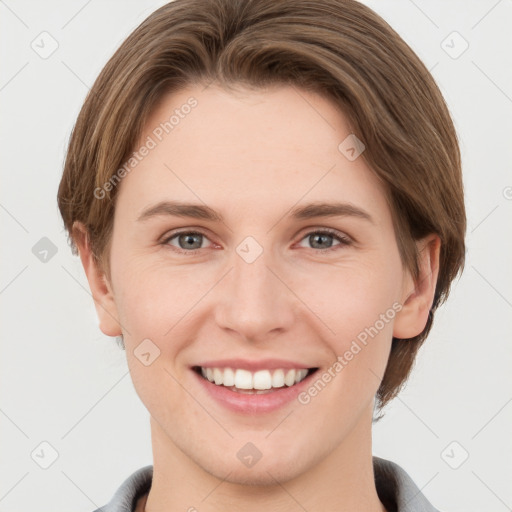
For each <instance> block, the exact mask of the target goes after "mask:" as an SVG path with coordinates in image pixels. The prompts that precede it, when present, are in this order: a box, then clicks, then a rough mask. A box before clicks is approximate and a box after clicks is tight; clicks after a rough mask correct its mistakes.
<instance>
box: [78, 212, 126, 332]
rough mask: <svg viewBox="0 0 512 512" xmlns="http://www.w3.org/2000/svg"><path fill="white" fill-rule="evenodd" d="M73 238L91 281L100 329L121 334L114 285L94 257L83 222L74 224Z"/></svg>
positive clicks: (90, 286) (88, 278)
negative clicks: (112, 285)
mask: <svg viewBox="0 0 512 512" xmlns="http://www.w3.org/2000/svg"><path fill="white" fill-rule="evenodd" d="M73 239H74V241H75V243H76V246H77V248H78V251H79V254H80V260H81V261H82V266H83V267H84V270H85V274H86V276H87V281H88V282H89V288H90V289H91V294H92V297H93V299H94V306H95V307H96V313H97V315H98V319H99V323H100V329H101V331H102V332H103V334H105V335H107V336H119V335H121V334H122V331H121V327H120V324H119V321H118V314H117V307H116V304H115V300H114V294H113V291H112V287H111V285H110V283H109V281H108V279H107V276H106V275H105V272H104V271H103V270H102V269H101V268H100V266H99V264H98V262H97V261H96V259H95V257H94V254H93V252H92V250H91V247H90V244H89V235H88V232H87V228H86V227H85V226H84V225H83V224H82V223H81V222H78V221H77V222H75V223H74V224H73Z"/></svg>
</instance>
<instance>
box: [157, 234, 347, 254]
mask: <svg viewBox="0 0 512 512" xmlns="http://www.w3.org/2000/svg"><path fill="white" fill-rule="evenodd" d="M183 234H186V235H201V236H204V237H205V238H208V236H207V235H206V234H205V233H203V232H201V231H186V230H184V231H177V232H176V233H173V234H172V235H170V236H168V237H166V238H165V239H164V240H162V242H161V243H162V245H164V246H169V247H172V250H174V251H176V252H178V253H180V254H187V255H189V256H192V255H194V254H196V253H197V252H199V251H201V250H202V249H192V250H190V251H186V250H184V249H180V248H178V247H175V246H170V245H169V242H170V241H171V240H172V239H173V238H176V237H177V236H179V235H183ZM311 235H329V236H332V237H333V238H335V239H336V240H338V241H339V242H340V244H339V245H335V246H333V247H329V248H327V249H313V251H316V252H318V253H326V252H330V251H335V250H337V249H339V248H340V247H343V246H349V245H352V240H351V239H350V238H348V237H347V236H343V235H340V234H339V233H338V232H337V231H335V230H332V229H328V228H322V229H318V230H314V231H309V232H308V233H306V234H305V235H304V236H303V237H302V238H301V239H300V241H302V240H304V239H305V238H307V237H308V236H311Z"/></svg>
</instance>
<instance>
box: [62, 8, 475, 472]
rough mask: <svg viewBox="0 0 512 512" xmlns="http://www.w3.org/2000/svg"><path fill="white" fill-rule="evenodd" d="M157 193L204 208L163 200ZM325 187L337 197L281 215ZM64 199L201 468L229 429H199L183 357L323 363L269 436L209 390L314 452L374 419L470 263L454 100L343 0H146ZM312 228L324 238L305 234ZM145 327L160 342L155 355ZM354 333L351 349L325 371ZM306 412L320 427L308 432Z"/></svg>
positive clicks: (98, 86)
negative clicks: (320, 207)
mask: <svg viewBox="0 0 512 512" xmlns="http://www.w3.org/2000/svg"><path fill="white" fill-rule="evenodd" d="M361 142H362V144H361ZM166 201H167V202H171V201H174V202H180V203H194V204H197V205H202V206H203V207H207V208H208V209H209V210H208V212H210V213H212V214H215V215H212V216H207V215H206V213H205V210H204V209H202V210H200V209H198V208H195V209H194V208H192V209H189V212H188V213H189V214H190V212H191V211H192V210H193V211H194V213H195V214H196V217H194V218H193V217H192V216H188V217H177V216H175V215H174V216H171V215H168V213H169V212H170V209H171V208H170V206H169V204H167V205H166V206H162V204H161V203H163V202H166ZM335 202H337V203H343V204H344V205H345V206H344V210H343V214H342V215H338V216H335V217H334V216H329V215H327V211H326V210H325V209H324V215H322V216H316V217H311V216H310V215H307V210H306V212H305V213H304V211H303V212H302V216H301V215H293V213H296V210H297V208H299V207H301V206H305V205H309V204H311V203H316V204H320V203H335ZM58 203H59V208H60V211H61V214H62V217H63V219H64V223H65V227H66V229H67V231H68V233H69V237H70V238H69V239H70V242H71V246H72V248H73V250H74V251H75V252H76V251H79V252H80V256H81V258H82V262H83V264H84V268H85V270H86V272H87V277H88V279H89V283H90V286H91V289H92V291H93V296H94V299H95V303H96V307H97V312H98V316H99V318H100V327H101V329H102V331H103V332H104V333H105V334H107V335H109V336H119V335H122V336H123V339H124V345H125V346H126V349H127V358H128V364H129V367H130V371H131V375H132V378H133V380H134V384H135V388H136V390H137V392H138V394H139V396H140V397H141V399H142V401H143V403H144V404H145V405H146V407H147V408H148V410H149V412H150V413H151V414H152V417H153V418H154V419H155V421H156V422H157V423H158V425H159V428H161V429H162V431H164V432H165V433H166V435H168V436H169V438H171V439H172V440H173V442H174V443H175V444H176V445H177V446H179V447H180V448H181V449H182V451H183V452H184V453H185V454H187V455H189V456H190V457H191V459H193V460H195V461H196V462H199V463H200V464H203V466H204V467H208V462H207V460H212V459H213V460H214V459H215V458H216V457H217V458H218V456H219V453H222V450H223V448H222V447H223V441H225V442H228V441H229V436H228V437H227V438H226V439H227V440H226V439H225V438H223V437H222V436H224V435H225V434H224V433H222V430H221V429H219V442H218V443H216V444H215V445H213V446H212V444H211V443H209V444H208V445H206V444H205V445H204V446H203V445H202V442H203V441H202V440H201V422H203V421H206V420H204V419H203V418H202V417H201V415H202V414H204V411H203V412H201V409H200V408H199V407H198V405H197V402H195V401H194V400H192V399H191V398H190V396H189V394H187V391H185V390H184V387H187V386H189V384H190V387H188V388H187V389H188V390H189V391H191V392H192V391H193V392H194V394H195V397H196V398H197V399H198V400H199V401H200V402H202V401H206V400H207V395H204V396H203V395H202V393H203V392H202V389H201V388H199V387H198V388H197V389H196V388H195V387H194V386H195V382H194V383H192V379H193V378H194V377H192V376H191V367H192V366H200V363H201V362H206V363H207V362H208V361H211V360H221V359H227V358H229V357H246V356H247V357H253V358H254V359H259V358H262V357H276V358H279V359H286V358H296V359H298V360H300V361H301V362H310V365H311V367H315V368H319V370H318V373H317V375H321V374H322V373H323V374H325V373H326V372H329V369H331V377H332V374H333V372H334V373H335V375H336V377H335V378H334V377H332V378H331V379H329V380H330V382H329V384H328V386H327V387H325V389H323V390H322V392H321V393H319V394H318V396H316V393H315V398H314V400H310V398H311V393H309V394H308V393H306V395H303V397H304V400H303V402H304V403H302V404H300V403H299V402H296V403H295V406H294V407H295V408H296V410H295V409H294V411H295V416H296V418H297V419H296V420H294V422H291V423H295V422H296V421H297V420H300V422H301V425H302V426H304V425H308V427H307V428H306V429H304V428H303V429H302V430H301V432H295V431H294V430H293V429H294V428H296V425H295V426H294V425H283V427H282V428H281V432H282V433H281V434H280V433H279V431H277V432H276V433H275V434H273V435H272V436H271V437H268V436H266V434H268V430H266V429H267V427H269V424H268V415H266V414H263V415H260V416H258V418H256V419H255V418H251V421H250V422H247V421H244V420H243V418H242V417H240V416H239V415H237V414H236V413H233V414H231V413H229V414H228V413H226V415H225V416H223V412H222V409H220V410H219V411H217V410H216V409H215V407H216V406H215V405H212V410H211V412H212V415H213V416H215V417H219V418H220V420H221V422H222V424H223V427H224V429H225V430H227V431H229V432H231V433H232V436H234V437H235V438H237V439H239V438H238V437H237V436H238V435H239V434H240V435H241V432H247V431H248V430H247V429H248V428H249V429H250V432H251V433H250V435H249V437H248V440H255V441H256V442H255V443H254V444H256V445H257V446H259V447H264V448H267V449H270V448H272V449H275V446H278V447H279V450H280V451H281V455H282V460H284V461H286V460H288V458H287V456H288V455H289V456H295V455H297V452H296V451H295V450H297V449H298V450H302V451H301V452H300V453H301V454H304V453H306V452H307V453H308V454H309V455H302V457H301V458H300V462H299V463H298V466H300V465H301V464H303V465H304V468H305V467H307V465H308V464H312V463H313V462H315V461H316V462H318V461H319V460H321V458H322V456H325V454H327V453H328V452H329V451H330V450H332V449H333V448H334V447H335V446H337V445H338V444H339V443H340V442H341V441H342V440H343V439H346V438H348V437H349V436H350V435H351V433H352V431H353V429H354V428H355V426H356V425H358V424H359V422H360V421H362V420H363V419H365V421H366V419H367V418H368V411H369V410H370V409H371V406H372V404H373V400H374V398H375V399H376V402H377V406H378V407H379V409H382V408H383V407H384V406H385V405H386V404H387V403H388V402H389V401H390V400H391V399H392V398H393V397H395V396H396V394H397V393H398V392H399V391H400V389H401V387H402V386H403V385H404V383H405V382H406V380H407V378H408V376H409V374H410V371H411V369H412V367H413V363H414V360H415V357H416V354H417V352H418V350H419V348H420V346H421V345H422V343H423V342H424V340H425V339H426V337H427V335H428V333H429V331H430V329H431V327H432V323H433V320H434V313H435V311H436V309H437V307H438V306H439V305H440V304H441V303H442V302H443V301H444V300H446V298H447V296H448V293H449V289H450V284H451V283H452V281H453V280H454V278H455V277H456V276H457V274H458V273H459V272H460V271H461V270H462V267H463V263H464V253H465V247H464V234H465V228H466V219H465V210H464V199H463V185H462V176H461V162H460V154H459V148H458V143H457V137H456V133H455V130H454V126H453V123H452V121H451V118H450V115H449V112H448V109H447V107H446V105H445V102H444V100H443V98H442V95H441V93H440V91H439V89H438V87H437V86H436V84H435V82H434V80H433V78H432V77H431V75H430V73H429V72H428V70H427V69H426V68H425V66H424V65H423V64H422V63H421V61H420V60H419V59H418V57H417V56H416V55H415V54H414V52H413V51H412V50H411V49H410V48H409V47H408V46H407V44H406V43H405V42H404V41H403V40H402V39H401V38H400V37H399V36H398V34H396V32H395V31H394V30H393V29H392V28H391V27H389V25H387V24H386V22H384V21H383V20H382V19H381V18H380V17H379V16H378V15H376V14H375V13H374V12H372V11H371V10H370V9H368V8H367V7H365V6H364V5H362V4H360V3H357V2H355V1H342V0H326V1H322V2H313V1H310V0H290V1H282V2H274V1H271V0H268V1H261V0H260V1H257V2H256V1H251V0H249V1H243V2H242V1H234V0H208V1H204V0H201V1H199V0H186V1H185V0H176V1H174V2H172V3H169V4H167V5H165V6H163V7H162V8H160V9H158V10H157V11H156V12H155V13H153V14H152V15H151V16H150V17H149V18H147V19H146V20H145V21H144V22H143V23H142V24H141V25H140V26H139V27H138V28H137V29H136V30H135V31H134V32H133V33H132V34H131V35H130V36H129V37H128V38H127V39H126V41H125V42H124V43H123V44H122V45H121V47H120V48H119V49H118V51H117V52H116V53H115V54H114V56H113V57H112V58H111V59H110V61H109V62H108V63H107V65H106V66H105V68H104V69H103V70H102V72H101V74H100V75H99V77H98V79H97V80H96V82H95V84H94V86H93V87H92V89H91V91H90V92H89V94H88V96H87V98H86V101H85V103H84V106H83V108H82V110H81V112H80V114H79V117H78V120H77V122H76V125H75V127H74V130H73V133H72V136H71V140H70V143H69V148H68V152H67V157H66V162H65V168H64V174H63V177H62V181H61V184H60V187H59V192H58ZM159 203H160V206H159V208H153V207H154V206H156V205H158V204H159ZM151 210H152V211H151ZM309 211H310V212H311V208H309ZM174 213H176V209H175V208H174ZM317 213H318V212H317ZM178 228H183V229H181V230H178ZM192 228H193V229H192ZM313 228H315V229H313ZM323 228H329V230H330V231H331V233H330V234H329V233H328V234H327V235H326V234H324V235H323V236H324V237H327V239H328V240H332V245H333V246H334V245H336V246H337V248H334V247H331V248H330V250H329V252H327V250H326V249H325V248H321V247H320V248H315V247H312V246H311V245H312V243H315V241H314V240H313V238H312V237H311V236H309V235H311V234H312V233H318V232H322V231H325V229H323ZM191 231H192V232H196V234H195V235H194V234H192V237H194V236H195V237H196V241H199V247H200V248H199V249H196V247H194V248H193V249H192V250H194V249H196V251H195V252H194V253H193V254H186V248H183V241H184V237H183V236H182V237H181V238H180V236H179V235H180V234H182V235H183V234H189V236H188V241H190V240H191V237H190V234H191ZM197 232H199V235H198V234H197ZM171 235H172V236H171ZM333 236H334V238H332V237H333ZM248 237H249V238H248ZM336 237H339V238H336ZM185 238H187V237H185ZM324 240H325V238H324ZM316 243H318V239H317V242H316ZM244 244H246V245H244ZM338 244H340V245H338ZM241 247H242V248H245V249H244V250H241V249H240V248H241ZM244 251H245V253H247V251H248V253H249V254H251V257H250V258H247V257H244V256H245V255H244ZM362 333H366V337H365V336H364V335H363V334H362ZM363 339H364V340H365V342H364V343H363V341H362V340H363ZM143 340H151V341H150V344H149V345H142V346H143V347H146V349H147V347H150V349H151V350H150V352H151V351H153V352H152V353H153V354H154V355H155V354H156V353H157V352H158V357H156V358H155V359H154V361H153V362H152V364H151V365H148V366H145V365H143V364H141V362H140V360H139V358H138V357H137V350H138V347H140V346H141V343H148V342H143ZM357 340H359V342H357ZM354 341H355V342H356V345H357V346H359V349H360V350H359V351H357V352H356V351H355V350H353V348H352V347H354V345H353V342H354ZM155 347H156V348H155ZM155 351H156V352H155ZM347 351H352V353H353V354H357V355H354V357H353V358H352V357H351V358H350V360H349V361H348V362H347V364H346V366H345V363H343V368H342V370H340V371H337V370H336V369H334V370H333V368H332V367H333V364H334V363H335V362H336V361H337V358H339V357H343V355H344V354H346V352H347ZM152 357H154V356H152ZM311 377H314V376H311ZM162 390H166V392H162ZM349 390H350V391H349ZM306 396H309V397H310V398H309V399H306ZM306 402H307V403H306ZM322 411H323V413H324V414H323V413H322ZM327 411H330V412H331V414H330V415H329V419H325V413H326V412H327ZM276 417H277V416H276ZM275 423H277V422H275ZM274 425H275V424H274ZM308 428H309V429H310V430H311V432H313V431H316V432H318V429H321V430H322V429H323V435H319V436H317V437H318V438H317V439H315V440H314V441H311V432H309V431H308ZM239 429H240V430H239ZM291 431H292V432H291ZM190 432H193V433H194V434H195V437H194V435H193V436H192V437H193V438H194V439H193V441H189V440H188V437H187V436H189V435H190ZM290 432H291V435H290ZM290 441H291V442H290ZM204 442H205V443H206V441H204ZM190 443H195V444H194V446H196V447H201V450H200V451H199V448H194V446H192V444H190ZM258 443H259V444H258ZM272 443H276V445H275V446H273V444H272ZM242 444H243V443H242ZM305 446H307V450H306V452H305V451H304V447H305ZM216 450H220V451H219V452H218V453H217V451H216ZM262 450H263V448H262ZM203 459H204V460H203ZM228 467H229V464H228V465H226V466H225V467H224V469H226V470H227V469H228ZM212 471H213V470H212ZM279 471H280V472H281V474H282V475H285V472H286V469H285V468H284V466H283V467H281V468H280V469H279ZM297 471H299V469H297ZM221 473H222V470H221Z"/></svg>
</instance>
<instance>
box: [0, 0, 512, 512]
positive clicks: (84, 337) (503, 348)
mask: <svg viewBox="0 0 512 512" xmlns="http://www.w3.org/2000/svg"><path fill="white" fill-rule="evenodd" d="M164 3H165V2H163V1H145V2H140V1H139V2H136V1H134V0H132V1H124V0H123V1H120V0H115V1H114V0H109V1H102V2H100V1H99V0H89V1H83V0H73V1H68V2H64V1H56V0H54V1H46V2H36V1H24V0H19V1H15V0H5V1H0V38H1V45H0V52H1V61H0V62H1V63H2V65H1V68H0V108H1V124H0V130H1V139H0V140H1V162H2V166H1V180H2V181H1V183H2V186H1V189H0V194H1V195H0V225H1V228H2V244H1V250H2V265H1V266H0V301H1V323H0V325H1V334H2V337H1V342H2V357H1V358H0V365H1V367H0V378H1V388H0V389H1V402H0V428H1V433H2V434H1V436H2V455H1V463H0V464H1V465H0V510H1V511H2V512H3V511H19V512H24V511H27V512H28V511H29V510H39V511H43V512H44V511H50V510H51V511H53V512H55V511H60V510H62V511H65V510H68V511H69V510H75V511H76V512H80V511H82V512H87V511H91V510H94V509H95V508H96V507H99V506H102V505H104V504H105V503H106V502H107V501H108V500H110V498H111V497H112V495H113V493H114V491H115V490H116V489H117V488H118V486H119V485H120V484H121V482H122V481H123V480H124V479H125V478H126V477H127V476H128V475H129V474H131V473H132V472H133V471H134V470H136V469H137V468H139V467H142V466H143V465H146V464H151V462H152V454H151V443H150V430H149V416H148V413H147V411H146V409H145V408H144V407H143V405H142V404H141V402H140V400H139V399H138V397H137V395H136V393H135V391H134V389H133V386H132V383H131V380H130V376H129V374H128V369H127V365H126V361H125V355H124V352H122V351H121V350H120V349H119V348H118V347H117V345H116V343H115V341H114V339H112V338H108V337H106V336H104V335H103V334H102V333H101V331H100V330H99V328H98V323H97V318H96V312H95V310H94V306H93V301H92V298H91V296H90V292H89V288H88V285H87V280H86V278H85V274H84V272H83V269H82V267H81V265H80V261H79V259H78V258H77V257H73V256H72V255H71V251H70V249H69V247H68V246H67V242H66V238H65V233H64V232H63V226H62V222H61V219H60V217H59V214H58V210H57V203H56V193H57V187H58V183H59V180H60V176H61V172H62V164H63V157H64V154H65V149H66V143H67V140H68V137H69V134H70V132H71V129H72V126H73V123H74V121H75V119H76V116H77V114H78V112H79V109H80V107H81V104H82V102H83V100H84V98H85V95H86V93H87V91H88V89H89V87H90V86H91V85H92V83H93V81H94V79H95V78H96V76H97V74H98V73H99V72H100V70H101V68H102V67H103V65H104V64H105V63H106V61H107V60H108V58H109V57H110V56H111V55H112V53H113V52H114V50H115V49H116V48H117V47H118V46H119V44H120V43H121V42H122V41H123V40H124V39H125V37H126V36H127V35H128V34H129V33H130V32H131V31H132V30H133V29H134V28H135V27H136V26H137V25H138V24H139V23H140V22H141V21H142V20H143V19H144V18H145V17H146V16H147V15H149V14H150V13H151V12H152V11H153V10H155V9H156V8H157V7H159V6H161V5H163V4H164ZM365 3H366V4H368V5H369V6H370V7H372V8H374V9H375V10H376V11H377V12H378V13H379V14H381V15H382V16H383V17H384V18H385V19H386V20H387V21H388V22H389V23H390V24H391V25H392V26H393V27H394V28H395V29H396V30H397V31H398V32H399V33H400V34H401V35H402V37H403V38H404V39H405V40H406V41H407V42H408V43H409V44H410V45H411V46H412V48H413V49H414V50H415V51H416V52H417V53H418V55H419V56H420V58H422V60H423V61H424V62H425V64H426V65H427V67H428V68H429V69H431V70H432V74H433V75H434V77H435V79H436V80H437V82H438V84H439V85H440V87H441V89H442V91H443V94H444V96H445V98H446V100H447V102H448V104H449V107H450V110H451V112H452V114H453V117H454V120H455V123H456V127H457V130H458V133H459V136H460V142H461V149H462V153H463V159H464V161H463V162H464V181H465V189H466V197H467V213H468V221H469V227H468V236H467V247H468V252H467V264H466V270H465V273H464V274H463V277H462V278H461V279H460V280H459V281H458V282H456V283H455V284H454V286H453V291H452V295H451V297H450V299H449V301H448V303H447V304H446V305H445V306H444V307H442V309H441V310H440V311H439V312H438V313H437V314H436V321H435V325H434V329H433V331H432V334H431V335H430V337H429V339H428V341H427V342H426V344H425V345H424V347H423V348H422V349H421V350H420V354H419V356H420V357H419V359H418V360H417V364H416V367H415V370H414V372H413V374H412V376H411V379H410V381H409V383H408V386H407V387H406V389H405V390H404V391H403V392H402V393H401V394H400V395H399V397H398V398H397V399H395V401H394V402H393V403H392V404H391V405H390V406H389V407H388V408H387V410H386V411H387V412H386V416H385V417H384V418H383V419H382V420H381V421H380V422H379V423H377V424H376V425H375V427H374V447H373V450H374V454H376V455H379V456H381V457H385V458H388V459H391V460H393V461H395V462H397V463H398V464H400V465H401V466H402V467H404V469H406V470H407V471H408V472H409V474H410V475H411V476H412V478H413V479H414V481H415V482H416V483H417V485H418V486H419V487H420V488H421V489H422V491H423V493H424V494H425V495H426V496H427V498H428V499H429V500H430V501H431V502H432V503H433V504H434V505H435V506H436V507H437V508H439V509H441V510H447V511H453V512H456V511H464V512H470V511H475V512H476V511H483V510H485V511H486V512H493V511H495V512H502V511H503V512H504V511H506V510H510V509H511V507H512V486H511V485H510V482H511V481H512V457H511V455H512V436H511V435H510V432H511V423H512V421H511V420H512V403H511V402H512V385H511V384H512V376H511V373H512V372H511V371H510V368H512V351H511V350H510V341H511V339H512V322H511V318H512V315H511V308H512V271H511V261H512V260H511V256H512V242H511V236H510V233H511V229H510V228H511V220H512V215H511V214H512V173H511V153H512V150H511V146H512V145H511V143H510V140H511V139H510V137H511V134H512V133H511V125H512V66H511V64H512V62H511V61H512V57H511V49H512V31H511V29H510V27H511V26H512V1H511V0H500V1H496V0H485V1H484V0H482V1H462V0H457V1H455V0H453V1H441V0H437V1H432V0H431V1H427V0H415V1H412V0H393V1H392V0H386V1H383V0H373V1H366V2H365ZM45 31H46V32H48V34H49V36H48V35H41V33H42V32H45ZM454 31H455V32H457V34H453V32H454ZM54 41H55V42H54ZM464 41H466V42H467V44H468V45H469V46H468V48H467V49H466V50H465V51H464V52H463V53H461V52H462V50H464V48H465V46H466V43H465V42H464ZM55 44H58V47H57V48H56V50H55V51H54V52H53V53H52V54H51V55H45V54H44V52H49V51H50V50H51V49H52V45H55ZM459 54H460V55H459ZM43 57H45V58H43ZM44 237H46V238H47V239H48V240H49V241H48V240H46V239H45V240H41V239H43V238H44ZM44 250H47V251H48V253H47V254H45V253H44ZM41 251H43V252H41ZM41 258H43V259H46V261H41ZM41 443H49V444H50V445H51V447H53V448H50V447H49V446H48V445H46V444H43V445H41ZM52 450H55V454H57V455H58V458H57V459H56V460H55V461H53V459H52V453H53V451H52ZM466 455H468V458H467V460H465V461H464V458H465V457H466ZM52 461H53V463H52ZM45 465H49V467H48V468H47V469H43V467H41V466H45ZM456 466H457V468H455V467H456Z"/></svg>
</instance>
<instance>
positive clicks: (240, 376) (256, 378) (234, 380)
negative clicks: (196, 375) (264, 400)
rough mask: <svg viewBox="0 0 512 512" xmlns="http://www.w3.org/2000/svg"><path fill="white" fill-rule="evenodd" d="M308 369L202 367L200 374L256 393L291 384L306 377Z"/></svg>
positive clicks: (210, 379) (223, 383)
mask: <svg viewBox="0 0 512 512" xmlns="http://www.w3.org/2000/svg"><path fill="white" fill-rule="evenodd" d="M307 374H308V370H307V369H306V368H300V369H291V370H284V369H281V368H279V369H277V370H258V371H256V372H254V373H252V372H250V371H248V370H242V369H240V368H238V369H233V368H203V367H201V375H202V376H203V377H204V378H205V379H207V380H209V381H210V382H213V383H215V384H216V385H217V386H225V387H235V388H236V389H239V390H257V391H256V393H264V392H265V390H268V389H272V388H282V387H284V386H288V387H290V386H293V385H294V384H298V383H299V382H301V381H302V380H304V379H305V378H306V376H307Z"/></svg>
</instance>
